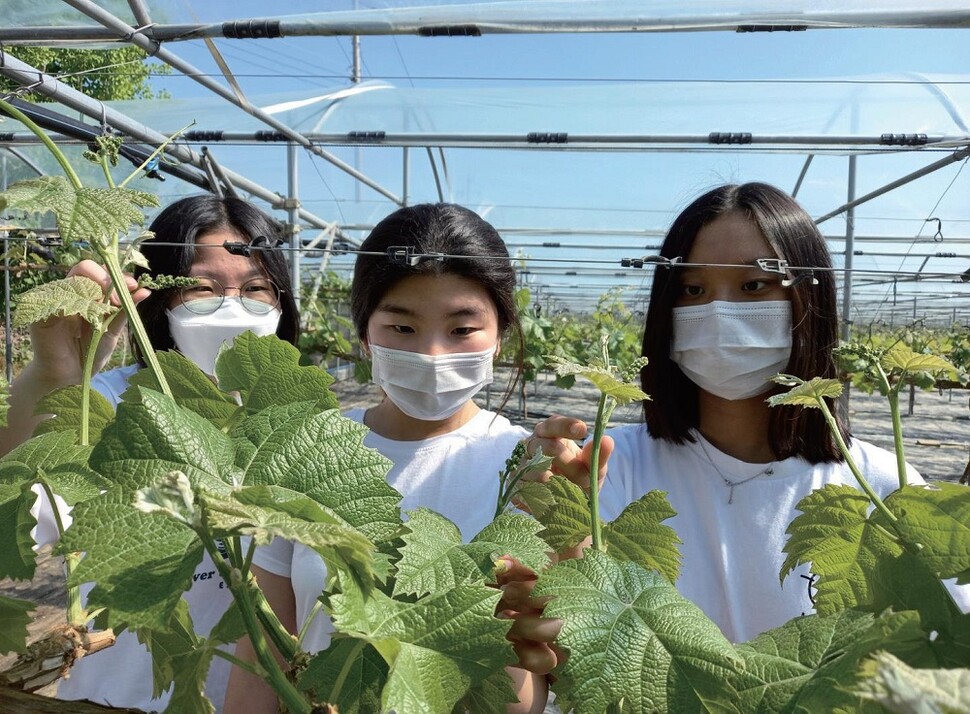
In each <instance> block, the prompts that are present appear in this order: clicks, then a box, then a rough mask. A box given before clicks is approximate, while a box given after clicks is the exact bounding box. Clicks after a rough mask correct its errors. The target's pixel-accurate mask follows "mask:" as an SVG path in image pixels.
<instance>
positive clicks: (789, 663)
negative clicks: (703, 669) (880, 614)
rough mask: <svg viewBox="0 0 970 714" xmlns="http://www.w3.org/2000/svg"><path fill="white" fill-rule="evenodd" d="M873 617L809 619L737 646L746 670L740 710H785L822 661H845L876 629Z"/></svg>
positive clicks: (852, 612) (853, 614) (844, 614)
mask: <svg viewBox="0 0 970 714" xmlns="http://www.w3.org/2000/svg"><path fill="white" fill-rule="evenodd" d="M873 620H874V618H873V616H872V615H871V614H869V613H862V612H858V611H855V610H846V611H844V612H840V613H839V614H837V615H831V616H828V617H821V616H819V615H808V616H805V617H796V618H795V619H793V620H789V621H788V622H786V623H785V624H784V625H782V626H781V627H777V628H775V629H773V630H769V631H768V632H765V633H763V634H761V635H758V637H756V638H755V639H753V640H751V641H750V642H746V643H744V644H741V645H738V646H737V650H738V654H739V655H741V657H743V658H744V661H745V669H744V673H743V674H742V676H741V680H740V682H741V683H740V684H739V685H738V694H739V695H740V704H741V710H742V711H745V712H780V711H784V710H785V706H786V705H787V704H788V703H789V702H790V701H791V700H792V699H793V698H794V697H795V696H797V694H798V693H799V692H800V691H801V689H802V687H804V686H805V684H806V683H807V682H809V681H810V680H811V679H812V677H814V676H815V673H816V671H817V670H818V668H819V667H820V666H821V665H822V664H823V663H830V662H832V661H833V660H834V659H835V658H837V657H840V656H841V655H842V654H843V653H844V652H845V650H846V649H847V648H848V647H850V646H851V645H852V644H853V643H854V642H855V641H856V640H857V639H858V638H859V637H860V636H861V635H862V634H863V633H864V632H866V631H867V630H869V628H871V627H872V623H873Z"/></svg>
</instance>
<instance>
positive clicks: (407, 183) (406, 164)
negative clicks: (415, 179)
mask: <svg viewBox="0 0 970 714" xmlns="http://www.w3.org/2000/svg"><path fill="white" fill-rule="evenodd" d="M402 165H403V169H404V178H403V183H404V187H403V188H402V189H401V193H402V196H401V200H402V201H403V204H402V205H405V206H406V205H408V201H409V200H410V197H409V196H408V193H409V192H410V188H411V154H410V153H409V152H408V147H406V146H405V147H404V160H403V164H402Z"/></svg>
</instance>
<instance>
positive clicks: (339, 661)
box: [297, 637, 389, 714]
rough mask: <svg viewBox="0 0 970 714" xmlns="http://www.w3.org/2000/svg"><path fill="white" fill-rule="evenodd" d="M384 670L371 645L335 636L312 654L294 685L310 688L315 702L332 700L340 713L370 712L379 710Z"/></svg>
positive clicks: (382, 660) (382, 663)
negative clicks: (321, 649) (322, 648)
mask: <svg viewBox="0 0 970 714" xmlns="http://www.w3.org/2000/svg"><path fill="white" fill-rule="evenodd" d="M388 671H389V667H388V666H387V662H385V661H384V658H383V657H381V655H380V654H379V653H378V651H377V650H376V649H374V647H373V645H371V644H368V643H367V642H365V641H364V640H356V639H350V638H346V637H337V638H334V640H333V641H332V642H331V643H330V646H329V647H328V648H327V649H325V650H323V651H322V652H319V653H317V654H316V655H314V656H313V659H311V660H310V663H309V664H308V665H307V667H306V669H305V670H304V671H303V673H302V674H301V675H300V678H299V680H297V687H298V688H299V689H300V690H301V691H310V692H312V693H313V700H314V701H315V702H319V703H324V702H326V703H328V704H335V705H336V706H337V711H339V712H340V714H374V713H375V712H379V711H381V690H382V689H383V688H384V684H385V683H386V682H387V677H388ZM335 691H337V695H336V696H334V692H335Z"/></svg>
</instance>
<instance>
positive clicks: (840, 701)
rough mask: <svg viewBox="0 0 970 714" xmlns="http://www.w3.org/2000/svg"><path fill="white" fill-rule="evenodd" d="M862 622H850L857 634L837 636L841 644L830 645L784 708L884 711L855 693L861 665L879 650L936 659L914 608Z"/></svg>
mask: <svg viewBox="0 0 970 714" xmlns="http://www.w3.org/2000/svg"><path fill="white" fill-rule="evenodd" d="M842 622H846V621H845V620H842ZM860 624H861V622H860V623H858V624H857V625H855V626H852V625H850V629H851V633H852V635H853V637H851V638H849V637H845V636H843V635H842V634H839V635H838V636H837V637H838V643H837V645H838V646H833V647H831V648H829V651H827V652H826V653H825V656H824V657H823V658H822V659H821V660H820V661H819V664H818V665H817V667H816V669H815V671H814V672H813V673H811V676H810V677H809V678H808V679H807V680H805V681H804V682H803V683H801V687H799V688H798V689H797V691H796V692H794V695H793V696H792V698H791V699H790V700H789V702H788V705H787V706H786V707H785V708H784V709H783V711H786V712H792V713H793V714H815V713H816V712H853V713H855V712H860V713H861V714H876V713H877V712H879V713H881V712H883V711H884V710H883V709H881V708H880V707H879V706H878V705H874V704H872V703H867V702H865V701H864V700H862V699H860V698H859V697H858V696H857V695H855V694H853V693H852V689H853V688H854V686H855V685H856V683H857V682H858V681H859V675H860V665H861V664H862V663H863V662H864V661H865V660H866V659H867V658H869V657H870V656H871V655H872V654H874V653H875V652H879V651H886V652H891V653H893V654H896V655H897V656H900V657H903V658H904V659H906V660H907V661H915V662H920V663H921V664H922V663H929V662H931V661H932V659H933V657H932V651H931V649H930V647H929V645H930V643H929V641H928V640H927V638H926V634H925V633H924V632H923V629H922V627H921V625H920V621H919V616H918V615H917V614H916V613H914V612H886V613H885V614H883V615H881V616H880V617H878V618H877V619H875V620H874V621H873V622H872V624H871V625H870V626H869V627H868V628H866V629H862V628H861V627H859V626H858V625H860ZM833 644H835V643H833ZM775 711H777V710H775Z"/></svg>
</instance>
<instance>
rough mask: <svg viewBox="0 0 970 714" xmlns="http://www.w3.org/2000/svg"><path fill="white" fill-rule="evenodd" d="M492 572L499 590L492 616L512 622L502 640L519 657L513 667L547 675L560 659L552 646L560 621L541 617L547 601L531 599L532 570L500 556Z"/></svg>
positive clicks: (558, 651) (561, 655)
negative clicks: (494, 612)
mask: <svg viewBox="0 0 970 714" xmlns="http://www.w3.org/2000/svg"><path fill="white" fill-rule="evenodd" d="M495 572H496V579H497V581H498V587H499V589H501V590H502V599H501V600H499V604H498V607H497V608H496V614H497V615H498V616H499V617H503V618H510V619H512V620H513V623H512V627H511V629H510V630H509V632H508V634H507V635H506V637H507V638H508V640H509V641H510V642H511V643H512V647H513V649H515V654H516V655H517V656H518V658H519V661H518V662H517V663H516V666H517V667H521V668H522V669H525V670H528V671H530V672H533V673H534V674H540V675H544V674H549V673H550V672H551V671H552V670H553V669H555V668H556V666H557V665H558V664H559V662H561V661H562V660H563V659H564V655H563V653H562V651H561V650H559V649H558V648H557V647H556V646H555V644H554V642H555V639H556V637H557V636H558V635H559V630H560V629H562V620H558V619H548V618H544V617H542V612H543V610H544V609H545V606H546V603H547V602H548V600H549V598H541V599H540V598H534V597H532V589H533V588H534V587H535V584H536V580H537V578H538V576H537V575H536V573H535V572H534V571H532V570H530V569H529V568H527V567H526V566H524V565H523V564H522V563H520V562H519V561H518V560H516V559H515V558H513V557H511V556H508V555H503V556H502V557H501V558H499V559H498V560H497V561H496V563H495Z"/></svg>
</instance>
